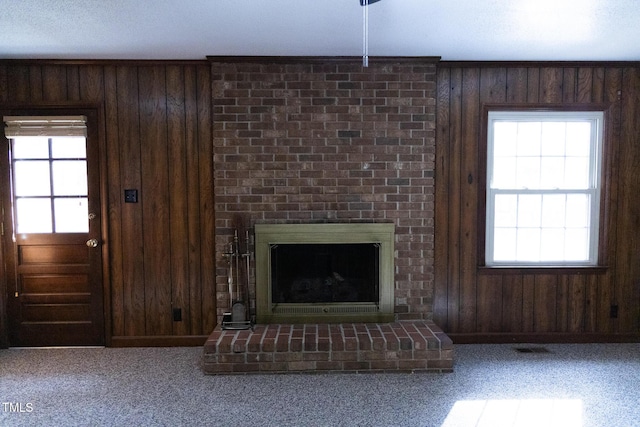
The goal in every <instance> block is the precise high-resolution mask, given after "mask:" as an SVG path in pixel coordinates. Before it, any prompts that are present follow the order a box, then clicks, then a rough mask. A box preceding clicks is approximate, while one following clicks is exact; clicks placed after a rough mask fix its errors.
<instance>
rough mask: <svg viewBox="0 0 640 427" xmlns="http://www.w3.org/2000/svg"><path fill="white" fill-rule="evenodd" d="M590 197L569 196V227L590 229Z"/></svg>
mask: <svg viewBox="0 0 640 427" xmlns="http://www.w3.org/2000/svg"><path fill="white" fill-rule="evenodd" d="M589 205H590V197H589V195H587V194H569V195H567V227H571V228H583V227H589V217H590V212H589Z"/></svg>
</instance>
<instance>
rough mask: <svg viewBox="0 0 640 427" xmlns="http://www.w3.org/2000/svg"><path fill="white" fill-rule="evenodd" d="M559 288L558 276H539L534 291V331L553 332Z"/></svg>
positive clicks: (536, 277) (536, 278)
mask: <svg viewBox="0 0 640 427" xmlns="http://www.w3.org/2000/svg"><path fill="white" fill-rule="evenodd" d="M557 287H558V276H555V275H551V274H537V275H536V276H535V290H534V298H535V301H534V307H535V314H534V331H535V332H553V331H555V328H556V319H557V311H556V310H557V304H558V301H557V298H556V297H557Z"/></svg>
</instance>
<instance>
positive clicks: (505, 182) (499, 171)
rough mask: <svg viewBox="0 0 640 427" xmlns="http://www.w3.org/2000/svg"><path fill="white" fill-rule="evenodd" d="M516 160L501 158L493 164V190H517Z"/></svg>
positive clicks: (513, 158)
mask: <svg viewBox="0 0 640 427" xmlns="http://www.w3.org/2000/svg"><path fill="white" fill-rule="evenodd" d="M516 169H517V168H516V158H515V157H501V158H497V159H495V161H494V162H493V181H492V182H491V187H492V188H516Z"/></svg>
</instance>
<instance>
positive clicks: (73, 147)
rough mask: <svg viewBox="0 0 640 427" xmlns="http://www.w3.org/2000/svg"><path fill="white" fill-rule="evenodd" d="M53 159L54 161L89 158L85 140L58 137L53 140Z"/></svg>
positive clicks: (75, 137) (72, 137) (77, 137)
mask: <svg viewBox="0 0 640 427" xmlns="http://www.w3.org/2000/svg"><path fill="white" fill-rule="evenodd" d="M51 157H53V158H54V159H84V158H86V157H87V145H86V142H85V138H84V137H81V136H57V137H55V138H51Z"/></svg>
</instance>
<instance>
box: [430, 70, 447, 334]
mask: <svg viewBox="0 0 640 427" xmlns="http://www.w3.org/2000/svg"><path fill="white" fill-rule="evenodd" d="M450 94H451V79H450V69H449V68H443V69H440V70H438V77H437V110H436V114H437V119H436V123H437V129H436V132H437V134H436V139H437V141H438V143H437V144H436V167H435V174H436V176H435V187H436V188H435V205H436V206H439V205H442V206H449V203H450V198H449V195H450V194H451V193H450V192H449V191H448V189H449V170H450V165H449V162H450V159H451V155H450V152H449V144H450V134H451V132H450V121H451V120H450V117H449V114H450V110H451V102H450ZM434 220H435V247H440V248H445V247H447V246H448V242H449V210H448V209H436V210H435V217H434ZM448 265H449V251H435V253H434V271H435V282H434V303H433V319H434V321H435V322H436V323H437V324H438V325H440V327H441V328H444V329H449V316H448V300H449V292H448V288H449V274H448Z"/></svg>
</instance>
